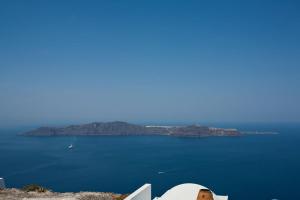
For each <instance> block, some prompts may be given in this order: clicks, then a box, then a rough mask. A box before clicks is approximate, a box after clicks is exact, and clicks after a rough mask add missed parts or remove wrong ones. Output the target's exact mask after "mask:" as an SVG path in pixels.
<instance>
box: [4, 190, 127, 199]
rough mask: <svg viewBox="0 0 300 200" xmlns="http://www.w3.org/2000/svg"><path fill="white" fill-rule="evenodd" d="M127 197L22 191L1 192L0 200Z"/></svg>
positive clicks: (93, 193) (123, 197) (100, 193)
mask: <svg viewBox="0 0 300 200" xmlns="http://www.w3.org/2000/svg"><path fill="white" fill-rule="evenodd" d="M125 197H126V195H120V194H113V193H104V192H78V193H71V192H66V193H58V192H52V191H49V190H45V191H25V190H23V189H22V190H21V189H15V188H11V189H4V190H0V200H20V199H22V200H123V199H125Z"/></svg>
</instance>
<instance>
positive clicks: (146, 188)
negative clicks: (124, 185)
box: [124, 184, 151, 200]
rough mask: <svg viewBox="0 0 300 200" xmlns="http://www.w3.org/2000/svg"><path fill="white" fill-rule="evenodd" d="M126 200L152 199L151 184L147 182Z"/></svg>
mask: <svg viewBox="0 0 300 200" xmlns="http://www.w3.org/2000/svg"><path fill="white" fill-rule="evenodd" d="M124 200H151V184H145V185H143V186H142V187H140V188H139V189H137V190H136V191H135V192H133V193H132V194H130V195H129V196H128V197H126V198H125V199H124Z"/></svg>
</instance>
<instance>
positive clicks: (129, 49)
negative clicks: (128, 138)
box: [0, 0, 300, 126]
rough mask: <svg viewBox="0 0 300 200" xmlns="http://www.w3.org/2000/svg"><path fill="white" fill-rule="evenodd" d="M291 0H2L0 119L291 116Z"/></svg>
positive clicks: (294, 30) (297, 69) (296, 21)
mask: <svg viewBox="0 0 300 200" xmlns="http://www.w3.org/2000/svg"><path fill="white" fill-rule="evenodd" d="M299 10H300V3H299V1H283V0H282V1H276V0H274V1H253V0H252V1H183V0H182V1H117V0H116V1H104V0H103V1H54V0H51V1H50V0H49V1H47V0H43V1H39V0H36V1H30V0H28V1H27V0H26V1H25V0H23V1H14V0H9V1H8V0H7V1H6V0H1V1H0V126H6V125H9V126H11V125H30V124H55V123H75V122H76V123H77V122H89V121H110V120H125V121H131V122H147V121H151V122H153V121H154V122H166V121H168V122H170V121H183V122H214V121H215V122H279V121H280V122H299V121H300V105H299V102H300V89H299V86H300V66H299V65H300V56H299V55H300V12H299Z"/></svg>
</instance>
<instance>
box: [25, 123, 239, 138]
mask: <svg viewBox="0 0 300 200" xmlns="http://www.w3.org/2000/svg"><path fill="white" fill-rule="evenodd" d="M22 135H25V136H74V135H76V136H105V135H115V136H130V135H168V136H178V137H209V136H239V135H241V133H240V132H239V131H238V130H237V129H224V128H214V127H208V126H200V125H189V126H145V125H137V124H130V123H127V122H121V121H114V122H93V123H89V124H82V125H71V126H66V127H40V128H37V129H35V130H31V131H28V132H26V133H23V134H22Z"/></svg>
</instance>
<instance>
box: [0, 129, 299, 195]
mask: <svg viewBox="0 0 300 200" xmlns="http://www.w3.org/2000/svg"><path fill="white" fill-rule="evenodd" d="M209 125H210V124H209ZM213 125H214V126H218V127H224V128H229V127H230V128H238V129H239V130H242V131H254V132H255V131H258V132H259V131H263V132H265V131H269V132H277V133H278V134H270V135H255V134H254V135H245V136H238V137H206V138H183V137H169V136H76V137H74V136H68V137H24V136H20V135H19V134H20V133H22V132H24V131H26V128H25V129H22V128H15V129H14V128H9V129H3V128H2V129H0V177H3V178H4V179H5V182H6V185H7V187H15V188H21V187H23V186H25V185H28V184H38V185H41V186H44V187H46V188H49V189H51V190H53V191H57V192H78V191H105V192H114V193H122V194H126V193H131V192H133V191H134V190H135V189H137V188H138V187H140V186H142V185H143V184H145V183H151V184H152V195H153V197H155V196H161V195H162V194H163V193H164V192H166V191H167V190H168V189H170V188H172V187H174V186H176V185H178V184H182V183H197V184H201V185H203V186H206V187H208V188H210V189H211V190H212V191H214V192H215V193H216V194H220V195H229V199H230V200H253V199H257V200H272V199H279V200H280V199H282V200H283V199H299V197H300V189H299V188H300V124H291V123H269V124H267V123H219V124H213ZM71 144H72V145H73V148H71V149H69V148H68V147H69V145H71Z"/></svg>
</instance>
